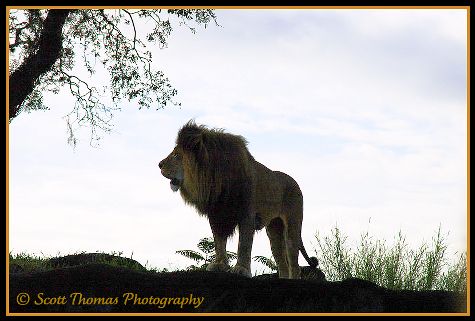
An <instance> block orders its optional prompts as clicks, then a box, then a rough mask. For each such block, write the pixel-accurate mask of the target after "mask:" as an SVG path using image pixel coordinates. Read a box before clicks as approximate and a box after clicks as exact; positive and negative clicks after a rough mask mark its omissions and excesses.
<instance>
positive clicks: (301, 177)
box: [10, 10, 467, 268]
mask: <svg viewBox="0 0 475 321" xmlns="http://www.w3.org/2000/svg"><path fill="white" fill-rule="evenodd" d="M464 12H465V11H456V10H435V11H434V10H427V11H419V10H402V11H400V10H371V11H368V10H357V11H353V10H269V11H268V10H260V11H255V10H225V11H223V10H217V13H218V20H219V23H220V24H221V25H222V26H223V27H222V28H220V27H213V26H209V27H208V28H207V29H206V30H200V31H199V32H198V33H197V34H192V33H191V32H189V31H188V30H186V29H179V30H175V31H176V32H175V33H174V34H172V38H171V39H170V44H169V48H168V49H166V50H163V51H157V52H154V55H155V59H156V61H157V66H159V67H160V68H163V70H164V72H165V73H166V75H167V76H168V77H169V78H170V79H171V81H172V83H173V84H174V85H175V86H176V87H177V88H178V89H179V92H180V94H179V97H178V100H179V101H181V102H182V107H181V108H177V107H169V108H166V109H165V110H160V111H154V110H141V111H138V110H137V108H136V106H134V105H133V104H129V103H125V102H124V103H123V105H122V107H123V110H122V112H120V113H118V114H116V118H115V124H116V127H115V129H114V132H113V133H112V134H111V135H106V136H105V137H104V138H103V139H102V143H101V147H100V148H96V149H93V148H90V147H89V146H88V145H87V143H88V140H87V131H85V132H84V133H83V134H81V135H80V137H81V138H82V141H81V144H80V145H79V146H78V149H77V150H76V151H72V150H71V148H70V147H68V146H67V145H66V126H65V123H64V121H63V120H61V116H62V115H64V114H66V113H67V112H68V111H69V110H68V108H67V107H66V106H68V105H71V104H72V103H73V101H71V100H70V99H69V98H67V96H63V94H62V95H61V96H59V97H58V96H56V97H54V98H48V100H47V102H48V101H49V102H51V103H50V105H51V107H52V110H51V111H48V112H44V113H40V112H36V113H32V114H27V115H20V116H19V117H18V118H17V119H15V120H14V121H13V122H12V124H11V125H10V223H11V224H10V242H11V243H10V246H11V249H14V250H18V251H20V250H26V251H36V252H39V251H43V252H44V253H51V254H55V253H56V252H57V251H61V252H63V253H66V252H74V251H83V250H87V251H89V250H91V251H94V250H103V251H108V250H116V251H124V254H125V255H130V254H131V253H132V252H133V253H134V258H136V259H138V260H139V261H140V262H142V263H145V262H146V261H147V260H148V261H149V264H151V265H155V266H159V267H166V266H181V267H183V266H186V265H187V264H189V263H191V262H188V261H187V260H186V259H184V258H180V257H179V256H178V255H176V254H175V250H178V249H187V248H193V247H194V246H195V244H196V243H197V242H198V240H199V239H200V238H201V237H205V236H209V235H210V234H211V233H210V229H209V226H208V223H207V222H206V220H205V219H204V218H201V217H199V216H198V215H197V214H196V212H195V211H194V210H193V209H192V208H190V207H187V206H185V205H184V203H183V201H182V200H181V198H180V197H179V195H178V194H177V193H172V191H171V190H170V188H169V185H168V181H167V180H166V179H164V178H163V177H161V175H160V172H159V170H158V167H157V164H158V162H159V161H160V160H161V159H162V158H164V157H165V156H166V155H167V154H168V153H169V152H170V151H171V149H172V148H173V146H174V141H175V135H176V132H177V130H178V129H179V128H180V127H181V126H182V125H183V124H184V123H185V122H186V121H188V120H189V119H190V118H196V120H197V122H199V123H204V124H207V125H209V126H211V127H221V128H226V130H227V131H229V132H232V133H236V134H240V135H243V136H245V137H246V138H247V139H248V140H249V149H250V151H251V152H252V153H253V155H254V156H255V157H256V159H257V160H259V161H260V162H262V163H263V164H265V165H267V166H268V167H269V168H271V169H274V170H281V171H284V172H286V173H288V174H290V175H291V176H293V177H294V178H295V179H296V180H297V181H298V182H299V184H300V186H301V188H302V191H303V194H304V202H305V214H304V230H303V236H304V242H305V243H306V244H309V243H310V242H313V235H314V233H315V231H316V230H317V229H318V230H319V231H320V232H322V233H323V234H328V233H327V232H328V231H329V230H330V228H331V227H333V226H334V225H335V223H337V224H338V226H339V227H340V228H341V230H342V231H343V232H345V233H347V234H349V235H350V237H351V238H352V239H354V240H356V239H357V238H358V236H359V235H360V234H361V233H364V232H366V231H367V230H368V229H370V232H371V231H373V232H374V233H375V234H377V235H378V236H381V237H384V238H386V239H391V238H392V237H393V236H394V235H395V234H396V233H397V232H398V231H399V229H401V230H402V232H403V233H405V234H406V236H407V237H408V239H409V240H410V241H411V242H412V243H414V244H420V242H421V241H422V240H425V241H428V240H430V237H431V236H433V235H434V231H435V230H436V229H437V227H438V226H439V224H441V225H442V229H443V230H445V231H450V235H449V242H450V244H451V246H452V247H453V248H454V249H457V250H462V249H464V246H465V241H466V233H465V232H466V222H465V220H466V211H467V208H466V202H467V195H466V192H465V191H466V175H467V171H466V168H467V163H466V161H467V149H466V144H467V129H466V126H465V125H466V116H467V110H466V95H465V93H466V84H465V70H466V64H465V58H466V57H465V56H464V55H465V52H466V43H465V41H466V37H464V33H465V35H466V19H465V16H464ZM97 77H99V81H101V79H102V78H100V77H103V75H102V76H100V73H99V75H98V76H97ZM370 217H371V223H368V220H369V218H370ZM183 222H186V224H183ZM236 243H237V238H236V237H234V238H233V239H232V240H230V242H229V244H230V245H229V249H230V250H233V251H235V250H236V249H237V246H236ZM313 243H315V242H313ZM310 248H311V247H310ZM307 250H308V251H309V245H307ZM253 254H263V255H270V249H269V245H268V241H267V239H266V236H265V233H262V232H261V233H258V235H257V237H256V243H255V245H254V252H253ZM256 268H257V266H256Z"/></svg>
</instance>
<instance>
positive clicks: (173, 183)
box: [170, 178, 181, 192]
mask: <svg viewBox="0 0 475 321" xmlns="http://www.w3.org/2000/svg"><path fill="white" fill-rule="evenodd" d="M180 185H181V181H180V180H179V179H178V178H172V179H171V180H170V188H171V189H172V191H174V192H176V191H178V190H179V189H180Z"/></svg>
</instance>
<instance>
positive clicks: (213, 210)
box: [176, 121, 254, 237]
mask: <svg viewBox="0 0 475 321" xmlns="http://www.w3.org/2000/svg"><path fill="white" fill-rule="evenodd" d="M176 143H177V146H178V147H179V148H181V150H182V151H183V154H182V155H183V170H184V183H183V186H182V187H181V188H180V193H181V195H182V197H183V199H184V200H185V202H186V203H188V204H191V205H193V206H194V207H195V208H196V209H197V210H198V212H199V213H200V214H202V215H205V216H207V217H208V219H209V222H210V225H211V229H212V230H213V232H214V233H217V234H218V235H220V236H223V237H227V236H229V235H231V234H233V233H234V230H235V228H236V226H237V225H238V224H239V222H240V221H241V220H242V219H243V217H245V215H250V213H251V212H250V210H251V209H250V205H251V204H252V201H251V198H252V195H253V191H254V178H253V176H254V173H253V167H252V162H253V161H254V158H253V157H252V155H251V154H250V153H249V151H248V149H247V141H246V140H245V139H244V137H242V136H239V135H233V134H229V133H226V132H224V130H222V129H209V128H207V127H206V126H203V125H201V126H198V125H196V124H195V122H194V121H189V122H188V123H186V124H185V125H184V126H183V127H182V128H181V129H180V131H179V132H178V136H177V139H176Z"/></svg>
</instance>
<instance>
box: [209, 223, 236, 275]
mask: <svg viewBox="0 0 475 321" xmlns="http://www.w3.org/2000/svg"><path fill="white" fill-rule="evenodd" d="M213 238H214V248H215V252H216V253H215V254H216V256H215V258H214V261H213V262H211V263H210V264H208V266H207V267H206V270H207V271H223V272H227V271H229V269H230V266H229V263H228V257H227V255H226V242H227V238H226V237H222V236H219V235H218V234H216V233H214V232H213Z"/></svg>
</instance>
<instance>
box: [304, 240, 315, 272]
mask: <svg viewBox="0 0 475 321" xmlns="http://www.w3.org/2000/svg"><path fill="white" fill-rule="evenodd" d="M300 252H302V255H303V257H304V258H305V260H306V261H307V263H308V265H310V266H311V267H312V268H314V269H316V268H317V267H318V259H317V258H316V257H315V256H312V257H309V256H308V254H307V251H305V247H304V246H303V242H302V244H301V245H300Z"/></svg>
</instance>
